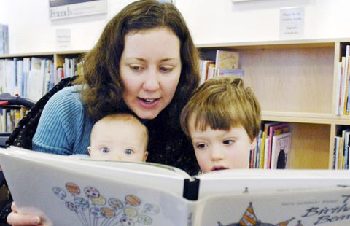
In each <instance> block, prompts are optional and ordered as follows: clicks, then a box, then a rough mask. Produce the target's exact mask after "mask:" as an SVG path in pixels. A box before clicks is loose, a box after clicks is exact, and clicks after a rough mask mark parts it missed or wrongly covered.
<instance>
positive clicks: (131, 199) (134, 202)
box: [125, 195, 141, 206]
mask: <svg viewBox="0 0 350 226" xmlns="http://www.w3.org/2000/svg"><path fill="white" fill-rule="evenodd" d="M125 203H126V204H129V205H130V206H139V205H140V204H141V199H140V198H139V197H137V196H136V195H127V196H125Z"/></svg>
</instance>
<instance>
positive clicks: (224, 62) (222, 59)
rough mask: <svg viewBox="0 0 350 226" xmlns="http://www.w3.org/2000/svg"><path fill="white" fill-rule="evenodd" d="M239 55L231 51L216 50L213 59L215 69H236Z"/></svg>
mask: <svg viewBox="0 0 350 226" xmlns="http://www.w3.org/2000/svg"><path fill="white" fill-rule="evenodd" d="M238 63H239V54H238V52H236V51H232V50H217V51H216V59H215V69H216V70H225V69H238Z"/></svg>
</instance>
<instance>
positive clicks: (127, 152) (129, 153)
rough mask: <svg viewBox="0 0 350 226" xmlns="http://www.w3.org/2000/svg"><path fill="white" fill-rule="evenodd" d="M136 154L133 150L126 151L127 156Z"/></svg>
mask: <svg viewBox="0 0 350 226" xmlns="http://www.w3.org/2000/svg"><path fill="white" fill-rule="evenodd" d="M133 153H134V150H132V149H131V148H127V149H125V150H124V154H126V155H132V154H133Z"/></svg>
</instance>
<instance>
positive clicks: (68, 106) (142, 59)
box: [8, 0, 199, 225]
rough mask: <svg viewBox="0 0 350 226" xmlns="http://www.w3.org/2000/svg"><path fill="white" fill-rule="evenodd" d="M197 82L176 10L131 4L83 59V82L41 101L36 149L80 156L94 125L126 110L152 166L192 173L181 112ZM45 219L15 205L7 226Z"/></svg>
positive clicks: (147, 2) (145, 1)
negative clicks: (144, 139) (143, 134)
mask: <svg viewBox="0 0 350 226" xmlns="http://www.w3.org/2000/svg"><path fill="white" fill-rule="evenodd" d="M198 82H199V76H198V53H197V50H196V48H195V46H194V45H193V42H192V38H191V36H190V32H189V30H188V28H187V26H186V24H185V22H184V19H183V18H182V16H181V14H180V12H179V11H178V10H177V9H176V8H175V7H174V6H173V5H172V4H166V3H159V2H158V1H152V0H142V1H137V2H133V3H131V4H130V5H128V6H126V7H125V8H124V9H123V10H121V11H120V12H119V13H118V14H117V15H116V16H115V17H114V18H113V19H112V20H111V21H110V22H109V23H108V24H107V25H106V27H105V29H104V31H103V33H102V35H101V37H100V39H99V41H98V42H97V44H96V46H95V47H94V48H93V49H92V50H91V51H90V52H89V53H88V54H87V55H86V57H85V62H84V75H83V76H81V77H80V80H79V81H78V83H79V84H80V85H79V86H73V87H67V88H65V89H63V90H62V91H60V92H58V93H57V94H56V95H55V96H53V97H52V98H51V99H50V101H49V102H48V103H47V104H46V106H45V108H44V111H43V114H42V116H41V118H40V122H39V125H38V128H37V131H36V134H35V136H34V138H33V149H34V150H37V151H43V152H50V153H55V154H63V155H70V154H85V153H86V149H87V147H88V145H89V135H90V132H91V128H92V125H93V123H94V122H95V121H97V120H99V119H101V118H102V117H103V116H105V115H107V114H110V113H131V114H134V115H136V116H137V117H138V118H139V119H140V120H141V121H142V122H143V123H144V124H145V125H146V127H147V129H148V131H149V145H148V148H147V149H148V151H149V154H148V161H149V162H156V163H162V164H167V165H172V166H175V167H178V168H181V169H183V170H185V171H186V172H188V173H190V174H195V173H197V172H198V164H197V162H196V159H195V156H194V154H193V153H194V151H193V149H192V146H191V143H190V141H189V140H188V139H187V138H186V136H185V135H184V133H183V132H182V130H181V128H180V123H179V115H180V112H181V110H182V108H183V106H184V105H185V103H186V102H187V100H188V99H189V97H190V95H191V94H192V92H193V90H194V89H195V88H196V87H197V85H198ZM116 136H117V134H116ZM42 220H43V219H41V218H40V217H38V216H32V215H26V214H25V213H19V212H17V210H16V207H15V206H13V212H12V213H11V214H10V215H9V216H8V222H9V224H11V225H40V224H41V223H42Z"/></svg>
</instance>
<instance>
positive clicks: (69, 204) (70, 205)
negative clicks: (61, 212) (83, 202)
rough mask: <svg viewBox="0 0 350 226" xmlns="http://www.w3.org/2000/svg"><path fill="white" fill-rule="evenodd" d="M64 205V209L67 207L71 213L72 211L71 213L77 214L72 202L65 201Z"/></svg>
mask: <svg viewBox="0 0 350 226" xmlns="http://www.w3.org/2000/svg"><path fill="white" fill-rule="evenodd" d="M65 204H66V207H67V208H68V209H69V210H71V211H73V212H75V213H77V212H78V209H77V206H76V205H75V204H74V203H73V202H71V201H66V203H65Z"/></svg>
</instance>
